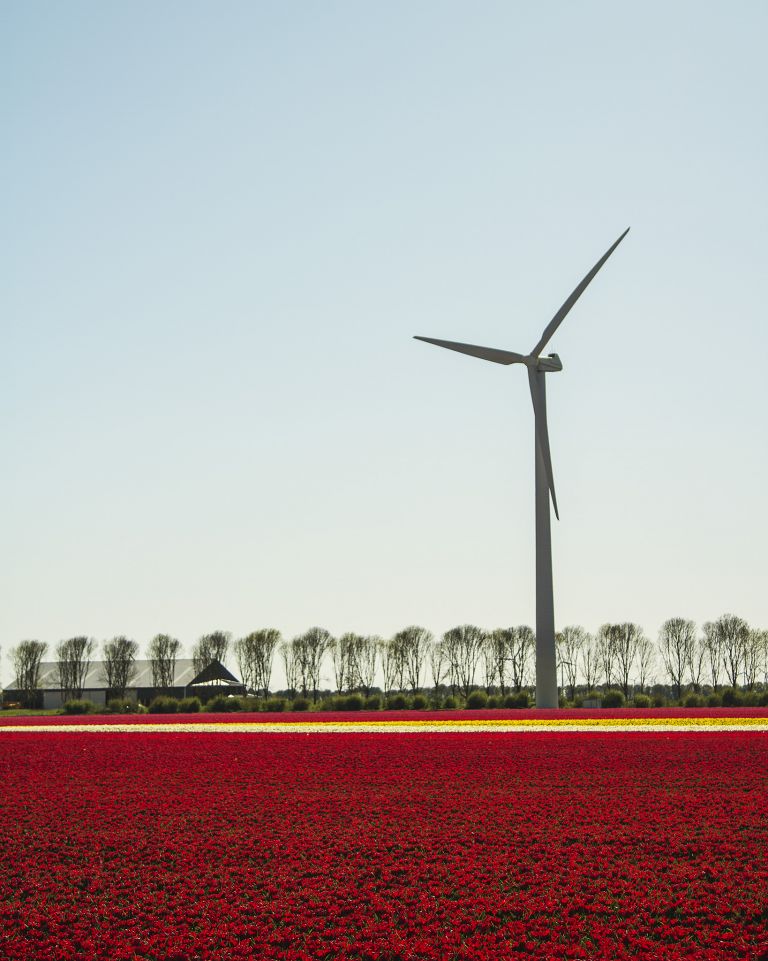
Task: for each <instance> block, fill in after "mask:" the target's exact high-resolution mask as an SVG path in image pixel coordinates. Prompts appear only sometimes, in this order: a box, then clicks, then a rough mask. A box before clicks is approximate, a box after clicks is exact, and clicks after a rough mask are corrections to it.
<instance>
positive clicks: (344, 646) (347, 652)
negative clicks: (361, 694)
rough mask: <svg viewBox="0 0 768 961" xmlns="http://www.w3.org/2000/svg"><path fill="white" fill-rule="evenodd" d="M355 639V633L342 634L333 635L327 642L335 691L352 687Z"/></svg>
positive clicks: (339, 691)
mask: <svg viewBox="0 0 768 961" xmlns="http://www.w3.org/2000/svg"><path fill="white" fill-rule="evenodd" d="M356 640H357V635H356V634H349V633H348V634H342V635H341V637H333V638H331V640H330V641H329V643H328V650H329V651H330V653H331V664H332V665H333V676H334V679H335V681H336V691H337V692H338V693H339V694H341V693H342V691H344V690H346V689H349V690H351V689H352V688H353V687H354V683H355V682H354V677H353V673H354V645H355V641H356Z"/></svg>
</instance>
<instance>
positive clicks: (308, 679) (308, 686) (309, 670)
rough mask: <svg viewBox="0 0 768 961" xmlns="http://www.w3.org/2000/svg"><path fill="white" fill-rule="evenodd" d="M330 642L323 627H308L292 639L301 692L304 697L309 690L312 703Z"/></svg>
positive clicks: (315, 697) (328, 635) (318, 686)
mask: <svg viewBox="0 0 768 961" xmlns="http://www.w3.org/2000/svg"><path fill="white" fill-rule="evenodd" d="M332 640H333V638H332V637H331V635H330V633H329V632H328V631H326V630H325V628H324V627H310V629H309V630H308V631H305V632H304V633H303V634H300V635H299V636H298V637H294V639H293V644H294V648H295V652H296V658H297V662H298V668H299V678H300V681H301V691H302V694H304V695H305V696H306V695H307V693H308V692H309V691H310V690H311V691H312V700H313V701H316V700H317V692H318V691H319V689H320V671H321V670H322V666H323V658H324V657H325V652H326V651H327V650H328V647H329V645H330V644H331V642H332Z"/></svg>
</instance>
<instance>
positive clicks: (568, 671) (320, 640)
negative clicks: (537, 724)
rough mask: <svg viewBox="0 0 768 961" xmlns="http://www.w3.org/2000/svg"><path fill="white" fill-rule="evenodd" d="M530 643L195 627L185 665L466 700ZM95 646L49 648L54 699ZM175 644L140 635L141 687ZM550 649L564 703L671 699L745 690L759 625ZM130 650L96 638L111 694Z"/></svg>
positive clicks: (483, 636) (665, 630) (502, 685)
mask: <svg viewBox="0 0 768 961" xmlns="http://www.w3.org/2000/svg"><path fill="white" fill-rule="evenodd" d="M535 647H536V638H535V634H534V631H533V630H532V629H531V628H530V627H529V626H527V625H519V626H517V627H507V628H498V629H496V630H492V631H486V630H483V629H481V628H480V627H477V626H475V625H472V624H463V625H460V626H457V627H454V628H451V629H450V630H448V631H446V632H445V633H444V634H443V635H442V636H441V637H440V638H438V639H436V638H435V637H434V636H433V635H432V633H431V632H430V631H428V630H427V629H426V628H424V627H419V626H417V625H411V626H409V627H406V628H404V629H403V630H402V631H398V632H397V633H396V634H395V635H394V636H393V637H391V638H388V639H384V638H381V637H379V636H377V635H363V634H354V633H347V634H342V635H341V636H340V637H333V636H332V635H331V634H330V632H329V631H327V630H325V629H324V628H322V627H311V628H310V629H309V630H308V631H306V632H304V633H303V634H299V635H298V636H296V637H294V638H292V639H291V640H285V641H284V640H283V639H282V636H281V634H280V631H278V630H277V629H275V628H262V629H261V630H258V631H253V632H252V633H250V634H248V635H246V636H245V637H242V638H239V639H237V640H235V641H234V642H233V641H232V635H231V634H230V633H229V632H226V631H214V632H212V633H211V634H204V635H203V636H202V637H201V638H199V639H198V641H197V642H196V643H195V644H194V646H193V649H192V661H193V667H194V671H195V673H199V672H200V671H202V670H203V669H204V668H205V667H206V666H207V665H209V664H210V663H211V662H212V661H214V660H215V661H220V662H222V663H223V662H224V661H225V659H226V658H227V657H228V656H229V655H230V653H234V656H235V659H236V661H237V666H238V669H239V671H240V676H241V678H242V680H243V683H244V684H245V686H246V688H247V689H248V690H249V691H252V692H254V693H256V694H260V695H262V696H264V697H266V696H267V695H268V693H269V690H270V684H271V678H272V670H273V663H274V658H275V654H276V652H278V651H279V655H280V660H281V662H282V668H283V672H284V676H285V686H286V688H287V690H288V691H290V692H291V693H293V694H296V693H301V694H302V695H304V696H309V695H311V696H312V697H313V698H314V699H317V696H318V693H319V691H320V690H321V689H324V688H326V687H327V686H328V683H329V681H330V682H332V684H333V686H334V687H335V689H336V691H337V692H339V693H343V692H349V691H361V692H362V693H363V694H365V695H368V694H370V692H371V691H372V689H373V688H374V687H375V686H376V683H377V681H379V682H380V683H381V685H382V687H383V690H384V691H385V692H394V691H411V692H412V693H415V692H416V691H419V690H421V689H423V688H425V687H428V686H431V687H434V688H438V687H441V686H447V687H450V689H451V690H452V692H454V693H461V694H463V695H465V696H466V695H468V694H469V693H470V691H471V690H472V689H473V688H474V687H477V686H483V687H485V688H486V689H487V690H489V691H490V690H491V689H493V690H497V691H499V692H500V693H502V694H506V693H507V692H508V691H520V690H521V689H522V688H524V687H526V686H528V685H530V684H532V683H533V681H534V660H535ZM46 651H47V645H46V644H45V643H43V642H40V641H22V642H21V643H20V644H18V645H17V646H16V647H15V648H14V649H13V650H12V652H11V655H12V658H13V662H14V667H15V670H16V677H17V684H18V686H19V688H20V690H21V691H23V692H28V693H31V692H33V691H35V690H36V689H38V687H39V684H40V670H41V664H42V662H43V659H44V656H45V653H46ZM95 651H96V644H95V642H94V641H93V639H92V638H88V637H84V636H81V637H73V638H69V639H68V640H65V641H61V642H60V643H59V644H58V645H57V646H56V649H55V654H56V664H57V671H58V678H59V682H60V686H61V689H62V692H63V693H64V696H65V697H66V698H68V697H79V696H80V695H81V693H82V690H83V685H84V681H85V677H86V674H87V673H88V669H89V667H90V664H91V662H92V660H93V657H94V654H95ZM180 652H181V644H180V642H179V641H178V640H177V639H176V638H174V637H171V636H170V635H168V634H157V635H155V637H153V638H152V640H151V641H150V643H149V645H148V648H147V655H148V659H149V660H150V662H151V665H152V684H153V687H155V688H158V689H168V688H171V687H173V685H174V674H175V665H176V660H177V658H178V656H179V654H180ZM557 652H558V669H559V672H560V682H561V685H562V687H563V688H564V689H565V688H567V689H568V692H569V694H570V697H571V699H573V697H574V696H575V694H576V689H577V687H578V686H580V685H582V686H584V687H585V688H586V689H588V690H592V689H595V688H598V687H601V686H604V687H606V688H609V687H618V688H620V689H621V690H622V691H623V692H624V694H625V695H629V691H630V687H632V686H635V687H639V688H640V689H643V688H645V687H648V686H649V685H650V684H651V683H653V682H654V681H656V680H657V679H658V676H659V673H660V672H661V671H663V676H664V677H665V678H666V680H668V682H669V684H671V685H672V687H673V688H674V690H675V693H676V695H677V696H678V697H680V696H681V694H682V691H683V689H684V688H686V687H688V686H691V687H692V688H693V689H694V690H699V689H700V688H701V687H702V686H703V685H705V684H709V685H711V686H712V687H713V688H714V689H715V690H717V689H718V688H719V687H720V686H722V685H723V684H724V683H725V684H727V685H728V686H731V687H738V686H740V685H742V684H743V685H744V686H746V687H747V688H748V689H752V688H754V686H755V684H757V683H758V682H759V681H760V680H761V679H762V681H763V683H765V682H766V681H767V680H768V678H766V675H767V674H768V631H761V630H755V629H752V628H750V626H749V625H748V624H747V622H746V621H744V620H743V619H742V618H740V617H737V616H735V615H733V614H724V615H723V616H722V617H720V618H718V619H717V620H716V621H708V622H707V623H705V624H704V625H703V627H702V629H701V631H699V630H698V629H697V627H696V625H695V623H694V622H693V621H690V620H687V619H685V618H680V617H674V618H670V619H669V620H667V621H665V622H664V624H662V626H661V629H660V631H659V636H658V641H657V642H656V643H654V642H652V641H651V640H650V639H649V638H648V637H647V636H646V635H645V634H644V632H643V630H642V628H641V627H640V626H639V625H638V624H634V623H631V622H624V623H620V624H603V625H602V626H601V627H600V628H599V630H598V631H597V632H596V633H595V634H591V633H589V632H588V631H586V630H585V629H584V628H583V627H580V626H578V625H572V626H568V627H565V628H563V630H562V631H560V632H559V633H558V635H557ZM137 654H138V644H137V643H136V642H135V641H133V640H131V639H129V638H127V637H123V636H119V637H114V638H112V639H111V640H109V641H106V642H105V643H104V644H103V648H102V658H101V659H102V664H103V667H102V672H103V677H102V681H103V683H104V684H105V686H106V687H107V688H108V689H109V690H110V691H112V692H114V693H115V694H116V695H120V694H123V693H124V692H125V690H126V689H127V688H128V687H130V686H131V681H132V680H133V678H134V674H135V667H136V665H135V661H136V658H137ZM326 672H329V673H326Z"/></svg>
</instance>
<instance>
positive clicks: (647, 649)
mask: <svg viewBox="0 0 768 961" xmlns="http://www.w3.org/2000/svg"><path fill="white" fill-rule="evenodd" d="M655 666H656V648H655V647H654V644H653V642H652V641H651V640H650V639H649V638H647V637H646V636H645V635H644V634H643V636H642V637H641V638H639V640H638V642H637V683H638V685H639V686H640V690H641V691H642V690H643V689H644V688H645V687H647V686H648V683H649V680H650V678H651V677H652V676H653V671H654V670H655Z"/></svg>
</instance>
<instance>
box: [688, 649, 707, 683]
mask: <svg viewBox="0 0 768 961" xmlns="http://www.w3.org/2000/svg"><path fill="white" fill-rule="evenodd" d="M706 660H707V647H706V645H705V643H704V641H703V639H702V638H700V637H698V636H697V637H696V638H694V641H693V647H692V649H691V659H690V662H689V663H688V675H689V677H690V679H691V684H692V685H693V689H694V691H700V690H701V682H702V676H703V674H704V664H705V662H706Z"/></svg>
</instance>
